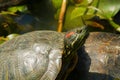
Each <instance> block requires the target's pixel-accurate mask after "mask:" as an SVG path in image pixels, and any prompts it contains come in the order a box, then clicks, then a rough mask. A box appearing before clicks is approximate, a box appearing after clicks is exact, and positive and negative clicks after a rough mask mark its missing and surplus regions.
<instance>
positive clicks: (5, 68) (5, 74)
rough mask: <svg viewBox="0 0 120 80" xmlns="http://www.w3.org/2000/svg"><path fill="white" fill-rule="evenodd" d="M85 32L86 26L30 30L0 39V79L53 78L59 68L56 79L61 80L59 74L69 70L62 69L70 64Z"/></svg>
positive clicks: (47, 79) (37, 79)
mask: <svg viewBox="0 0 120 80" xmlns="http://www.w3.org/2000/svg"><path fill="white" fill-rule="evenodd" d="M87 36H88V31H87V28H86V27H83V28H78V29H74V30H72V31H69V32H67V33H66V34H64V33H59V32H56V31H34V32H30V33H26V34H23V35H21V36H18V37H16V38H14V39H12V40H10V41H8V42H5V43H3V44H2V45H0V65H1V66H0V80H55V79H56V77H57V75H58V73H59V72H60V74H59V76H61V77H59V76H58V78H57V79H56V80H64V79H63V78H64V77H62V76H64V75H66V74H65V73H66V72H69V71H66V70H67V69H68V68H69V67H70V69H71V68H73V67H74V65H75V63H72V64H71V61H72V62H73V61H74V60H73V58H75V56H76V50H77V49H79V48H80V47H81V46H82V45H83V44H84V42H85V40H86V38H87ZM76 58H77V57H76ZM76 60H77V59H76ZM61 66H62V68H61ZM70 69H69V70H70ZM60 70H61V71H60ZM61 78H62V79H61Z"/></svg>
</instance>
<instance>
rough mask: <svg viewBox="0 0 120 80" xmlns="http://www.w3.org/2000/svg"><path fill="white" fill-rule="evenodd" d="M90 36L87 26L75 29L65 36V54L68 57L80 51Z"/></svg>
mask: <svg viewBox="0 0 120 80" xmlns="http://www.w3.org/2000/svg"><path fill="white" fill-rule="evenodd" d="M88 35H89V32H88V28H87V26H83V27H81V28H76V29H73V30H71V31H69V32H67V33H66V34H65V38H64V39H65V40H64V44H65V52H66V54H67V55H69V54H71V52H74V51H76V50H78V49H79V48H80V47H81V46H82V45H83V44H84V43H85V41H86V39H87V37H88Z"/></svg>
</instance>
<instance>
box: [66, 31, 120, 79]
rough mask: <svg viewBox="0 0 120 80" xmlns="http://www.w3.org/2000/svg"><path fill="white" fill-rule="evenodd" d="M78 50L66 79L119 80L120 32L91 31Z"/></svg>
mask: <svg viewBox="0 0 120 80" xmlns="http://www.w3.org/2000/svg"><path fill="white" fill-rule="evenodd" d="M79 52H80V54H79V53H78V55H79V58H78V63H77V66H76V67H75V69H74V70H73V72H72V73H71V74H70V76H69V79H67V80H73V79H74V80H80V79H81V80H120V34H114V33H107V32H91V33H90V35H89V37H88V38H87V40H86V42H85V44H84V47H83V48H81V49H80V50H79ZM87 76H88V77H87ZM82 78H83V79H82ZM86 78H87V79H86Z"/></svg>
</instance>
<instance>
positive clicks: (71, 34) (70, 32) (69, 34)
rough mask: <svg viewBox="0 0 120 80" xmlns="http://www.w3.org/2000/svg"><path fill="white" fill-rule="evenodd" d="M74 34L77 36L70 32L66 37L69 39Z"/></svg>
mask: <svg viewBox="0 0 120 80" xmlns="http://www.w3.org/2000/svg"><path fill="white" fill-rule="evenodd" d="M73 34H75V32H69V33H67V34H66V36H65V37H66V38H69V37H70V36H71V35H73Z"/></svg>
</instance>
